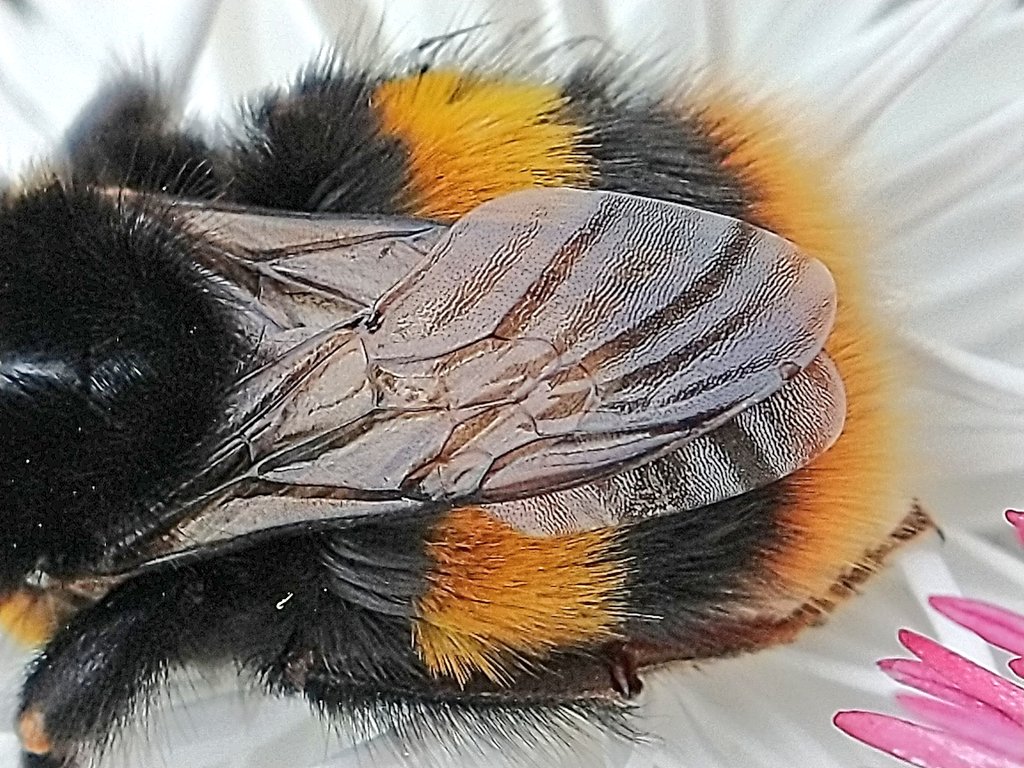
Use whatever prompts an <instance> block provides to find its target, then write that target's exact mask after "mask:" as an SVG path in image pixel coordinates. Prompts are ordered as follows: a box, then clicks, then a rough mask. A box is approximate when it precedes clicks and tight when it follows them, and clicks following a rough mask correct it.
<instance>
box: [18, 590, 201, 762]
mask: <svg viewBox="0 0 1024 768" xmlns="http://www.w3.org/2000/svg"><path fill="white" fill-rule="evenodd" d="M190 588H191V585H189V584H188V582H185V583H184V584H181V583H177V582H175V581H173V580H171V579H169V578H166V577H163V576H162V577H161V578H159V579H145V580H144V579H139V580H136V581H131V582H128V583H126V584H125V585H123V586H121V587H119V588H117V589H115V590H114V591H113V592H112V593H111V594H109V595H108V596H107V597H105V598H104V599H102V600H101V601H100V602H99V603H97V604H96V605H95V606H93V607H91V608H88V609H86V610H84V611H82V612H81V613H79V614H78V615H76V616H75V617H74V618H72V620H71V621H70V622H69V623H68V625H67V626H65V627H64V628H63V629H62V630H61V631H60V632H58V633H57V635H56V636H55V637H54V638H53V639H52V640H51V641H50V643H49V644H48V645H47V646H46V648H45V649H44V650H43V652H42V654H41V655H40V656H39V657H38V658H37V659H36V661H35V662H34V663H33V665H32V666H31V668H30V670H29V675H28V678H27V680H26V682H25V685H24V688H23V691H22V698H21V706H20V708H19V712H18V720H17V730H18V734H19V736H20V738H21V743H22V748H23V750H24V752H25V757H24V759H23V764H24V765H25V766H31V767H32V768H43V767H44V766H45V768H71V767H72V766H76V765H79V764H82V763H88V762H89V761H90V759H91V758H92V757H93V755H94V752H95V751H96V749H97V747H100V746H105V745H107V744H109V742H110V739H111V736H112V735H113V733H114V731H115V730H116V729H117V727H118V726H120V725H121V724H122V723H124V722H125V720H127V719H128V718H130V717H131V715H132V714H133V713H134V711H135V709H136V707H137V706H138V704H139V703H140V702H143V701H145V700H146V698H147V697H148V695H149V693H150V692H151V691H152V690H153V689H154V688H155V687H156V686H157V685H158V684H159V683H160V681H161V678H162V676H163V674H164V672H165V671H166V670H167V669H168V667H171V666H174V665H176V664H177V663H179V662H180V660H181V658H182V655H183V654H184V653H186V651H187V647H188V646H187V645H186V643H187V642H188V637H189V631H188V628H189V623H188V622H187V620H186V619H185V616H183V610H182V609H183V608H185V609H187V608H194V607H195V604H194V602H191V601H190V595H189V590H190ZM196 620H197V621H202V619H201V617H199V616H197V617H196Z"/></svg>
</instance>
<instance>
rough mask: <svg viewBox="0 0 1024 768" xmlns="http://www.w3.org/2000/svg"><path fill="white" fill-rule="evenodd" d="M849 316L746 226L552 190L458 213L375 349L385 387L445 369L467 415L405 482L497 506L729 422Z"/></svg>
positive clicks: (806, 264) (823, 276)
mask: <svg viewBox="0 0 1024 768" xmlns="http://www.w3.org/2000/svg"><path fill="white" fill-rule="evenodd" d="M834 311H835V301H834V285H833V282H832V279H831V276H830V275H829V273H828V271H827V270H826V269H825V267H824V266H823V265H821V264H820V263H819V262H817V261H815V260H813V259H810V258H808V257H806V256H805V255H803V254H801V253H799V252H798V251H797V250H796V249H795V248H794V247H793V246H792V245H791V244H790V243H788V242H786V241H785V240H783V239H781V238H779V237H776V236H775V235H772V234H770V233H768V232H765V231H763V230H760V229H757V228H755V227H752V226H750V225H748V224H746V223H744V222H741V221H737V220H735V219H730V218H727V217H723V216H718V215H715V214H712V213H709V212H707V211H701V210H696V209H693V208H688V207H685V206H680V205H675V204H672V203H666V202H662V201H657V200H651V199H646V198H638V197H633V196H627V195H620V194H614V193H594V192H589V193H588V192H581V191H578V190H566V189H563V190H543V191H539V190H538V191H529V192H523V193H519V194H516V195H512V196H509V197H506V198H503V199H501V200H498V201H495V202H492V203H488V204H487V205H484V206H482V207H481V208H480V209H478V210H477V211H475V212H474V213H472V214H470V215H469V216H468V217H467V218H465V219H464V220H462V221H461V222H460V223H459V224H458V225H456V226H455V227H454V228H453V229H452V231H451V232H450V233H449V235H448V237H446V238H445V240H444V241H443V242H442V243H440V244H439V246H438V247H437V248H436V249H435V250H434V251H432V252H431V254H430V256H429V257H428V259H427V260H426V261H425V262H423V263H422V264H421V266H420V267H419V268H417V269H416V270H415V271H414V272H413V273H412V274H411V275H410V276H409V277H408V278H406V279H405V280H403V281H402V282H401V283H399V284H398V285H397V286H396V287H395V288H394V289H393V290H392V291H390V292H389V293H388V294H386V295H385V297H384V298H383V299H382V300H381V302H380V304H379V306H378V315H379V319H378V327H377V328H376V330H375V331H374V332H373V333H372V334H369V335H368V336H367V340H366V348H367V354H368V356H369V358H370V359H371V360H373V361H374V364H375V365H376V366H377V367H378V369H379V370H380V371H381V372H382V373H383V374H384V375H385V376H386V378H387V379H388V380H389V381H397V382H401V383H402V385H406V386H408V385H411V386H413V387H414V388H415V386H416V382H421V381H430V382H432V389H431V394H432V395H433V396H434V397H435V398H437V399H438V402H439V405H441V406H442V408H443V409H444V410H445V412H446V413H448V414H452V413H458V414H460V418H458V419H457V420H458V422H459V425H460V428H459V429H458V430H456V431H454V432H453V434H452V437H451V438H450V440H449V441H448V443H446V444H445V445H444V446H443V447H442V448H441V450H440V452H439V454H438V455H437V456H436V457H435V458H434V459H432V460H430V461H429V462H427V463H425V464H424V465H423V466H421V467H419V468H417V469H416V470H415V471H414V472H413V473H412V474H411V475H410V477H409V478H408V479H407V481H406V483H405V486H404V487H406V488H415V489H416V490H417V491H419V492H422V493H425V494H426V495H428V496H431V497H438V498H441V497H444V498H458V499H472V500H473V501H476V502H489V501H499V500H506V499H510V498H516V497H521V496H525V495H535V494H538V493H542V492H545V491H551V490H557V489H560V488H565V487H569V486H572V485H576V484H579V483H581V482H585V481H592V480H593V479H595V478H596V477H599V476H601V475H605V474H608V473H611V472H615V471H619V470H621V469H622V468H624V467H628V466H631V465H634V464H636V463H638V462H643V461H647V460H650V459H651V458H652V457H654V456H657V455H660V454H663V453H665V452H667V451H670V450H674V449H675V448H678V447H679V446H681V445H683V444H685V443H686V442H688V441H690V440H692V439H694V438H696V437H697V436H699V435H701V434H704V433H707V432H709V431H711V430H714V429H716V428H717V427H718V426H720V425H722V424H724V423H725V422H727V421H729V420H730V419H731V418H732V417H733V416H735V415H736V414H738V413H740V412H741V411H743V410H744V409H746V408H748V407H750V406H751V405H753V404H755V403H758V402H760V401H762V400H764V399H765V398H767V397H769V396H770V395H771V394H772V393H774V392H776V391H777V390H779V389H780V388H781V387H782V386H783V385H784V384H785V383H786V382H788V381H789V380H791V379H792V378H793V377H794V376H795V375H796V374H797V373H798V372H799V371H800V370H802V369H803V368H804V367H806V366H807V365H808V364H809V363H810V362H811V361H812V360H813V359H814V358H815V356H816V355H817V354H818V352H819V351H820V350H821V348H822V346H823V344H824V341H825V339H826V337H827V335H828V332H829V330H830V328H831V325H832V320H833V317H834ZM394 388H395V389H396V390H400V389H401V388H402V386H401V385H400V386H396V387H394Z"/></svg>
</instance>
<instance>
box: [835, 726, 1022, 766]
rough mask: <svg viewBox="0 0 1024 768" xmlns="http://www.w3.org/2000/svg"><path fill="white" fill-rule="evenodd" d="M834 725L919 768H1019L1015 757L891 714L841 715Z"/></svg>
mask: <svg viewBox="0 0 1024 768" xmlns="http://www.w3.org/2000/svg"><path fill="white" fill-rule="evenodd" d="M832 722H834V723H835V725H836V726H837V727H838V728H839V729H840V730H842V731H844V732H845V733H847V734H849V735H850V736H852V737H853V738H855V739H857V740H858V741H863V742H864V743H865V744H868V745H870V746H872V747H875V748H876V749H880V750H882V751H883V752H887V753H888V754H890V755H892V756H893V757H898V758H899V759H900V760H905V761H907V762H908V763H913V764H914V765H917V766H920V768H1020V762H1019V761H1018V760H1016V759H1014V758H1013V757H1012V756H1009V755H1000V754H999V753H998V752H994V751H992V750H989V749H986V748H985V747H983V746H981V745H978V744H971V743H969V742H967V743H965V742H964V740H963V739H962V738H960V737H958V736H954V735H951V734H948V733H943V732H942V731H939V730H936V729H934V728H926V727H924V726H922V725H917V724H916V723H910V722H907V721H906V720H900V719H899V718H896V717H891V716H889V715H879V714H876V713H874V712H839V713H837V714H836V716H835V717H834V718H833V720H832Z"/></svg>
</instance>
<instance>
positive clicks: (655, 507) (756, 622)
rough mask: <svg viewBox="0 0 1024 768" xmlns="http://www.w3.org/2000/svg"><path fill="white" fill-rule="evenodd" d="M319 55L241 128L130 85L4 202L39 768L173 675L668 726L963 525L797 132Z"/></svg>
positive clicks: (346, 697)
mask: <svg viewBox="0 0 1024 768" xmlns="http://www.w3.org/2000/svg"><path fill="white" fill-rule="evenodd" d="M628 80H629V78H628V77H627V76H626V75H625V74H623V73H621V72H617V71H616V69H615V67H614V66H610V65H608V64H607V62H601V61H593V62H586V61H584V62H582V63H580V64H579V65H578V66H577V67H576V68H574V69H573V70H572V71H571V72H569V73H568V74H567V75H566V76H564V77H563V78H562V79H560V80H557V81H552V80H551V79H550V78H546V77H541V76H537V77H531V76H529V75H525V74H514V73H512V72H511V70H508V69H502V68H501V67H500V66H498V67H490V68H489V67H457V66H454V65H449V64H447V63H445V62H444V61H442V60H441V59H440V58H439V57H438V56H437V55H436V52H435V58H432V59H431V60H430V61H429V62H426V63H424V62H419V63H417V64H415V65H410V64H409V63H408V61H406V62H405V63H404V64H396V65H395V66H394V67H392V68H390V69H380V68H363V67H358V66H354V65H349V64H346V63H345V62H342V61H333V62H331V63H329V64H318V65H314V66H312V67H311V68H310V69H308V70H307V71H306V72H305V73H303V74H302V75H301V76H300V77H299V78H298V79H297V81H296V82H295V83H294V85H293V86H292V87H291V88H289V89H286V90H283V91H269V92H267V93H265V94H264V95H263V96H262V97H260V98H259V99H257V100H256V101H255V102H253V104H252V106H250V107H249V108H248V109H247V111H246V113H245V115H244V128H243V129H242V130H241V131H240V132H239V134H238V135H237V136H236V138H235V139H233V140H230V141H219V142H214V141H208V140H206V139H204V138H203V137H202V136H200V135H199V134H196V133H193V132H190V131H189V130H187V129H185V128H183V127H182V126H181V124H180V121H179V120H178V119H177V118H176V117H175V116H174V115H173V114H172V112H171V110H170V109H169V108H168V107H167V106H166V105H165V104H164V102H163V101H162V100H161V99H160V98H159V96H158V94H157V93H156V92H155V91H153V90H150V89H147V88H143V87H137V86H131V85H121V86H119V87H118V88H117V89H114V90H112V91H108V92H106V93H104V94H101V96H100V97H98V98H97V100H96V102H95V103H94V104H93V106H92V107H90V109H88V110H87V112H86V113H85V114H84V115H83V117H82V118H81V119H80V121H79V122H78V124H77V125H76V126H75V127H74V128H73V129H72V131H71V133H70V134H69V136H68V140H67V169H66V170H64V171H62V172H61V173H60V174H59V176H58V177H57V178H55V179H54V180H51V181H47V182H42V183H38V184H36V185H34V186H28V187H26V188H24V189H19V190H12V191H10V192H8V194H7V195H6V197H5V199H4V202H3V206H2V209H0V317H2V318H3V323H2V325H0V429H2V431H3V433H4V434H5V435H6V436H7V438H6V440H5V443H6V447H5V448H4V450H3V451H2V452H0V509H2V510H3V518H2V523H0V548H2V551H3V558H2V560H0V595H2V599H0V620H2V622H3V624H4V625H5V626H6V627H7V629H8V630H9V631H11V632H13V633H14V634H15V635H17V636H20V637H21V638H22V639H24V640H25V641H27V642H30V643H35V644H39V645H41V646H42V650H41V652H40V654H39V656H38V657H37V659H36V660H35V661H34V662H33V664H32V666H31V669H30V671H29V674H28V678H27V680H26V683H25V686H24V690H23V693H22V699H21V704H20V713H19V716H18V717H19V719H18V730H19V733H20V736H21V740H22V744H23V748H24V751H25V760H26V765H33V766H51V767H54V766H65V767H67V766H75V765H80V764H82V763H85V762H88V761H89V760H91V759H93V758H94V757H96V756H97V755H99V754H100V753H102V751H103V750H104V749H105V748H106V747H107V746H108V745H109V744H110V743H111V741H112V739H113V738H115V737H116V734H117V733H118V731H119V729H121V728H123V727H124V726H125V725H126V724H128V723H129V722H131V721H132V720H133V719H134V718H136V717H137V716H138V713H139V712H140V710H142V709H144V705H145V703H146V702H147V701H148V700H149V699H150V698H151V697H152V696H153V695H154V693H155V691H156V690H157V689H158V688H159V687H160V686H161V684H162V683H163V681H164V680H165V678H166V676H167V674H168V672H169V671H170V670H174V669H178V668H181V667H187V666H190V665H196V664H203V665H206V664H223V665H232V664H233V665H234V666H235V667H236V668H237V669H238V670H239V672H240V674H241V676H242V677H244V678H245V679H247V680H249V681H251V682H252V683H253V684H254V685H255V686H256V687H257V688H259V689H262V690H263V691H266V692H268V693H272V694H276V695H293V696H301V697H303V698H305V699H306V700H308V701H309V702H310V704H311V705H312V706H313V708H314V709H315V710H317V711H318V712H320V713H322V714H323V715H325V716H326V717H327V718H328V719H330V720H332V721H334V722H336V723H339V724H341V725H343V726H349V727H353V728H359V727H362V725H363V724H365V723H366V722H368V721H370V720H372V721H375V722H381V723H384V724H385V725H387V726H389V727H391V728H393V729H395V731H396V732H397V733H398V734H399V735H400V736H401V738H404V739H406V740H408V741H409V742H413V741H414V740H415V739H416V738H417V734H419V733H420V732H421V731H422V730H423V729H424V728H434V729H436V730H445V731H447V732H449V734H454V735H455V736H459V735H461V734H480V733H483V734H488V735H491V736H494V735H500V734H507V733H512V734H516V735H517V736H518V737H519V738H530V739H533V740H534V741H537V740H543V739H545V738H555V739H557V738H558V737H559V734H560V733H563V732H569V731H572V730H573V729H574V728H577V727H579V725H578V724H579V723H594V724H597V725H598V726H600V727H605V728H607V729H609V730H611V731H614V732H617V733H623V734H626V733H628V732H629V731H630V725H629V720H628V713H629V704H628V702H629V701H630V699H631V698H633V697H634V696H635V695H636V694H637V693H638V692H639V691H640V689H641V685H642V680H641V676H642V674H643V670H644V669H646V668H649V667H652V666H655V665H660V664H664V663H668V662H675V661H683V660H687V661H699V660H707V659H713V658H718V657H722V656H728V655H733V654H738V653H744V652H748V651H754V650H757V649H760V648H764V647H767V646H770V645H774V644H778V643H783V642H787V641H789V640H791V639H792V638H793V637H795V636H796V635H797V634H798V633H799V632H800V631H801V630H802V629H804V628H805V627H807V626H810V625H813V624H815V623H818V622H819V621H820V620H821V619H822V617H823V616H824V615H825V614H826V613H827V612H828V611H829V610H831V608H832V607H833V606H834V605H835V604H836V603H837V602H838V601H839V600H840V599H841V598H843V597H845V596H846V595H848V594H849V593H850V592H851V591H852V590H853V589H854V588H855V586H856V585H857V584H858V583H859V582H861V581H862V580H863V579H864V578H865V577H866V576H867V575H868V574H869V573H871V572H872V571H873V570H875V568H876V567H877V566H878V565H879V564H880V563H881V562H882V560H883V559H884V558H885V556H886V555H887V554H888V553H889V552H890V551H891V550H892V549H893V548H894V547H896V546H897V545H899V544H900V543H902V542H903V541H905V540H907V539H909V538H911V537H913V536H914V535H915V534H917V533H918V532H920V531H922V530H924V529H926V528H928V527H929V525H930V522H929V520H928V518H927V516H926V515H925V514H924V513H923V512H922V511H921V510H920V509H918V508H916V507H915V506H913V505H911V504H908V503H907V502H906V501H905V500H903V499H901V498H899V497H898V493H897V492H896V491H895V486H894V483H893V474H894V466H895V462H894V455H895V449H894V448H893V441H894V434H893V432H894V430H895V429H896V427H895V426H894V420H893V419H892V418H891V413H890V411H889V409H888V405H887V403H888V396H887V387H888V381H887V379H886V376H885V374H884V371H886V370H888V368H887V364H886V360H885V356H884V353H883V351H882V349H883V347H884V345H883V344H882V341H881V338H882V334H881V332H880V330H879V329H877V328H876V327H874V326H873V325H872V320H871V317H870V315H869V314H868V313H867V312H866V310H865V305H866V303H865V301H864V295H863V291H862V289H861V288H860V286H859V284H858V280H857V274H858V270H859V264H858V260H857V259H858V253H857V251H856V247H855V242H856V241H855V238H852V237H849V232H848V231H847V230H846V229H844V226H843V224H842V221H841V217H840V216H839V214H838V213H837V212H836V207H835V204H834V202H833V201H832V198H831V195H832V192H831V190H829V189H828V188H827V184H826V182H825V181H824V179H827V175H822V174H820V173H818V171H817V170H816V168H815V166H814V164H813V161H812V160H811V159H809V158H806V157H803V156H799V155H796V154H793V153H792V152H791V151H790V148H791V146H792V145H791V144H789V143H787V135H786V132H785V130H784V129H783V128H782V127H780V126H779V125H778V124H776V123H774V122H772V121H771V120H768V119H767V118H766V116H765V114H764V113H763V110H761V109H754V108H750V107H749V106H748V105H746V104H745V103H744V102H743V100H741V99H737V98H734V97H731V96H729V95H727V94H723V93H721V92H718V91H712V90H707V91H700V90H699V89H694V90H691V91H690V92H689V93H688V95H687V96H686V97H685V98H678V97H673V96H672V95H671V94H672V92H670V91H665V92H663V93H659V92H657V91H656V89H641V88H638V87H635V86H633V85H630V84H629V82H628Z"/></svg>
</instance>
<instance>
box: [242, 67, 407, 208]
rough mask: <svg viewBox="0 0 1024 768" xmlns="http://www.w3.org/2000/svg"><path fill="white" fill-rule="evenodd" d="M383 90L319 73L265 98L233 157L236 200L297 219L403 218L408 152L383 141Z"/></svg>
mask: <svg viewBox="0 0 1024 768" xmlns="http://www.w3.org/2000/svg"><path fill="white" fill-rule="evenodd" d="M379 82H380V80H379V78H377V77H374V76H373V75H370V74H368V73H366V72H362V71H348V70H346V69H345V68H343V67H334V66H330V65H321V66H313V67H311V68H310V69H309V70H308V71H307V72H305V73H304V74H303V75H302V76H301V77H300V78H299V80H298V81H297V82H296V84H295V86H294V87H293V88H292V89H290V90H289V91H287V92H273V93H269V94H267V95H265V96H264V97H263V98H262V99H260V100H259V101H258V102H257V103H256V104H254V105H253V106H252V107H251V108H250V109H249V110H248V115H247V121H246V126H245V131H244V135H243V138H242V140H241V141H239V142H238V143H237V145H236V146H235V147H234V148H233V151H232V152H231V153H230V157H229V160H228V165H229V170H230V175H231V177H232V185H231V187H230V193H229V194H230V197H231V199H233V200H235V201H237V202H240V203H250V204H253V205H261V206H266V207H270V208H281V209H286V210H294V211H343V212H346V213H400V212H403V211H404V210H405V202H404V200H405V194H406V191H407V189H408V180H407V179H408V176H407V172H406V168H407V163H406V161H407V158H406V152H405V149H404V148H403V147H402V146H401V144H400V143H399V142H398V141H397V140H396V139H393V138H389V137H386V136H383V135H381V133H380V130H379V127H378V124H377V117H376V115H375V113H374V112H373V110H372V108H371V97H372V96H373V92H374V89H375V88H376V86H377V85H378V84H379Z"/></svg>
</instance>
